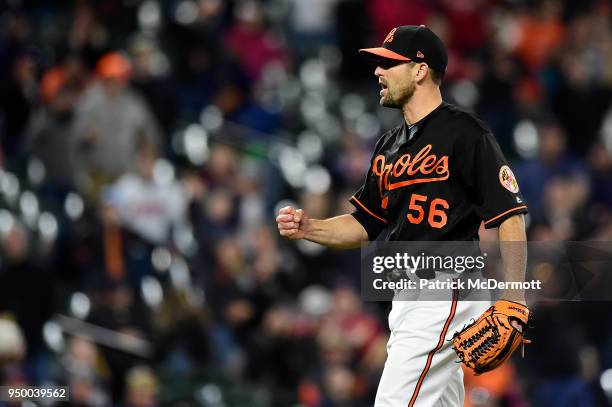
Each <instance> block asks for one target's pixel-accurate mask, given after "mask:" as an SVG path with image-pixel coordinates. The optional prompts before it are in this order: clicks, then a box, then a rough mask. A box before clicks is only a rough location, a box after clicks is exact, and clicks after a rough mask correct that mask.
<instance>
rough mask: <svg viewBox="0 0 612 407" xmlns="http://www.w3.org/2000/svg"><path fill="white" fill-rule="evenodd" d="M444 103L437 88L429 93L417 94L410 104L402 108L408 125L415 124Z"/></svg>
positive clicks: (413, 96)
mask: <svg viewBox="0 0 612 407" xmlns="http://www.w3.org/2000/svg"><path fill="white" fill-rule="evenodd" d="M441 103H442V95H441V94H440V89H439V88H437V87H436V88H435V89H432V90H431V91H429V92H418V91H417V92H415V93H414V95H412V97H411V98H410V100H409V101H408V103H406V104H405V105H404V107H402V113H403V114H404V120H406V123H408V124H413V123H416V122H418V121H419V120H421V119H422V118H423V117H425V116H427V115H428V114H429V113H431V112H433V111H434V110H435V109H436V108H437V107H438V106H440V104H441Z"/></svg>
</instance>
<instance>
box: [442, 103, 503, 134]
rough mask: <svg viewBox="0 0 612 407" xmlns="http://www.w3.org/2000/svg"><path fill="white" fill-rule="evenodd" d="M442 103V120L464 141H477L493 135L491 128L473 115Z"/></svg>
mask: <svg viewBox="0 0 612 407" xmlns="http://www.w3.org/2000/svg"><path fill="white" fill-rule="evenodd" d="M444 103H445V106H444V109H443V115H442V116H443V117H442V118H443V120H446V121H447V122H448V123H449V124H450V125H451V126H452V128H453V130H454V131H455V132H458V133H459V134H460V136H461V137H462V138H463V139H464V141H468V140H477V139H480V138H481V137H487V136H490V135H492V134H493V132H492V131H491V128H490V127H489V126H488V125H487V124H486V123H485V122H484V121H482V120H481V119H480V118H478V117H477V116H476V115H475V114H473V113H471V112H468V111H467V110H465V109H462V108H460V107H458V106H456V105H453V104H450V103H446V102H444Z"/></svg>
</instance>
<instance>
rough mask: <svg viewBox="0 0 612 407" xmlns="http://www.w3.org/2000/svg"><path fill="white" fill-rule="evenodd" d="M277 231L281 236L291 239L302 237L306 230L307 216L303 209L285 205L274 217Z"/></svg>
mask: <svg viewBox="0 0 612 407" xmlns="http://www.w3.org/2000/svg"><path fill="white" fill-rule="evenodd" d="M276 223H277V224H278V231H279V232H280V235H281V236H284V237H286V238H287V239H291V240H299V239H303V238H304V237H305V236H306V232H307V231H308V217H307V216H306V215H305V214H304V210H302V209H295V208H293V207H291V206H285V207H284V208H282V209H281V210H280V211H279V212H278V216H277V217H276Z"/></svg>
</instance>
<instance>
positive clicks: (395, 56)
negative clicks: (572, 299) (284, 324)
mask: <svg viewBox="0 0 612 407" xmlns="http://www.w3.org/2000/svg"><path fill="white" fill-rule="evenodd" d="M360 52H361V53H363V54H365V55H366V56H368V57H370V58H374V59H375V61H376V69H375V71H374V74H375V76H376V77H377V78H378V83H379V84H380V87H381V90H380V104H381V105H382V106H385V107H389V108H396V109H401V110H402V113H403V116H404V120H403V121H402V123H401V124H400V125H399V126H397V127H395V128H394V129H391V130H389V131H388V132H386V133H385V134H383V136H382V137H381V138H380V139H379V140H378V142H377V144H376V148H375V151H374V154H373V157H372V160H371V163H370V168H369V170H368V173H367V175H366V177H365V181H364V183H363V185H362V186H361V188H359V190H358V191H357V192H356V193H355V194H354V196H352V197H351V199H350V201H351V203H352V204H353V205H354V206H355V211H354V212H353V213H351V214H345V215H341V216H337V217H334V218H330V219H324V220H319V219H310V218H309V217H308V216H307V214H306V213H304V211H303V210H301V209H296V208H292V207H285V208H283V209H281V210H280V212H279V214H278V217H277V223H278V228H279V231H280V234H281V235H282V236H284V237H286V238H288V239H291V240H297V239H307V240H310V241H312V242H316V243H319V244H322V245H325V246H328V247H332V248H355V247H359V246H361V245H362V244H364V242H368V241H372V240H375V239H377V240H384V241H436V240H444V241H477V240H478V229H479V226H480V224H481V223H482V222H484V226H485V228H495V227H497V228H499V240H500V241H519V242H521V241H525V224H524V219H523V214H524V213H526V212H527V206H526V205H525V204H524V202H523V199H522V197H521V195H520V194H519V186H518V183H517V181H516V178H515V177H514V175H513V173H512V170H511V169H510V167H509V166H508V163H507V161H506V159H505V158H504V155H503V154H502V152H501V150H500V148H499V146H498V144H497V142H496V140H495V137H494V136H493V135H492V134H491V130H490V129H489V128H488V127H487V126H486V125H485V124H484V123H483V122H481V121H480V120H479V119H477V118H476V117H474V116H473V115H471V114H469V113H466V112H464V111H462V110H460V109H458V108H457V107H455V106H453V105H451V104H449V103H446V102H444V101H443V100H442V96H441V93H440V82H441V80H442V77H443V75H444V72H445V70H446V66H447V61H448V58H447V53H446V49H445V46H444V44H443V43H442V41H441V40H440V39H439V38H438V37H437V36H436V35H435V34H434V33H433V32H432V31H431V30H430V29H429V28H427V27H425V26H401V27H397V28H395V29H393V30H392V31H391V32H390V33H389V34H388V35H387V37H386V38H385V40H384V42H383V45H382V47H379V48H367V49H362V50H360ZM501 254H502V259H503V265H504V269H505V273H506V278H507V279H508V280H516V281H518V280H519V279H521V278H522V277H523V276H524V270H525V264H526V253H525V252H524V251H523V250H516V249H511V248H505V249H504V247H503V246H502V247H501ZM502 298H503V299H504V300H509V301H505V302H504V304H505V305H504V306H505V307H506V308H510V309H513V310H516V311H517V312H519V313H520V314H521V315H528V310H527V309H526V307H525V306H524V305H525V302H524V298H523V293H521V292H515V291H510V290H508V291H506V292H504V293H503V296H502ZM510 301H512V302H510ZM496 304H497V303H496ZM508 304H510V305H509V306H508ZM489 305H490V303H489V302H488V301H487V302H484V301H458V294H457V291H456V290H455V291H449V295H448V301H393V307H392V310H391V312H390V314H389V327H390V330H391V335H390V338H389V342H388V345H387V351H388V357H387V361H386V363H385V367H384V370H383V374H382V377H381V380H380V383H379V387H378V390H377V395H376V402H375V406H376V407H391V406H393V407H400V406H402V407H406V406H427V407H430V406H462V405H463V398H464V388H463V373H462V371H461V368H460V364H458V363H455V362H456V361H457V360H458V358H457V354H456V353H455V352H454V351H453V348H452V345H451V342H450V341H449V338H451V337H452V334H453V332H457V331H461V330H462V328H463V327H464V326H465V324H466V323H468V322H469V321H470V319H472V320H473V319H475V318H478V316H479V315H482V314H483V312H484V311H485V309H486V308H487V307H488V306H489ZM492 309H493V307H491V308H490V309H489V310H492ZM497 309H499V306H498V308H497ZM489 310H488V311H489ZM491 315H492V311H491ZM512 325H513V327H514V328H516V329H517V330H518V331H520V330H521V326H522V325H520V324H517V323H516V322H512ZM511 336H512V338H514V339H516V338H515V336H514V334H512V335H511ZM470 343H471V342H470ZM479 346H480V345H479ZM487 346H488V345H487ZM485 348H486V346H485V345H482V346H481V347H480V348H479V349H480V350H483V349H485ZM485 350H486V349H485ZM512 350H513V349H511V350H510V353H511V352H512ZM507 353H508V352H507V351H506V352H505V353H504V356H505V357H507ZM466 357H467V356H466ZM461 360H463V361H465V360H464V357H461ZM504 360H505V359H504ZM502 362H503V361H502Z"/></svg>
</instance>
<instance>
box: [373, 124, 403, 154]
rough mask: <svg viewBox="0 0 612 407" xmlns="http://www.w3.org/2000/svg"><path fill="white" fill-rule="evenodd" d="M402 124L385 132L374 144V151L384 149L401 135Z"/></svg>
mask: <svg viewBox="0 0 612 407" xmlns="http://www.w3.org/2000/svg"><path fill="white" fill-rule="evenodd" d="M403 126H404V124H403V123H400V124H398V125H397V126H395V127H393V128H392V129H389V130H387V131H385V132H384V133H383V134H382V135H381V136H380V138H379V139H378V141H377V142H376V147H375V151H380V150H381V149H384V148H385V146H388V145H391V144H393V142H394V140H395V138H396V137H397V136H398V135H399V134H400V133H401V131H402V128H403Z"/></svg>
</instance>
